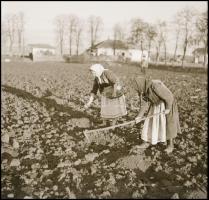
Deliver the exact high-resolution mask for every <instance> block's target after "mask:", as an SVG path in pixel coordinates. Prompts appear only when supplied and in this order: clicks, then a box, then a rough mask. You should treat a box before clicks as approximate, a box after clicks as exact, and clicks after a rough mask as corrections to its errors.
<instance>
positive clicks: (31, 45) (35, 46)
mask: <svg viewBox="0 0 209 200" xmlns="http://www.w3.org/2000/svg"><path fill="white" fill-rule="evenodd" d="M28 46H29V47H32V48H44V49H45V48H46V49H55V48H54V47H53V46H51V45H49V44H29V45H28Z"/></svg>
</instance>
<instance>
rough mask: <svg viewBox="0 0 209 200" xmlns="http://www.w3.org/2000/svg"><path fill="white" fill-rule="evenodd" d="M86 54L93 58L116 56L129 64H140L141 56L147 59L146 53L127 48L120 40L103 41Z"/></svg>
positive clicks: (145, 51)
mask: <svg viewBox="0 0 209 200" xmlns="http://www.w3.org/2000/svg"><path fill="white" fill-rule="evenodd" d="M87 52H89V53H91V55H94V56H102V55H104V56H117V57H119V58H121V59H122V60H129V61H131V62H141V59H142V56H143V58H144V59H146V60H147V59H148V51H147V50H143V52H142V51H141V50H139V49H137V48H134V47H133V46H132V47H131V46H130V47H129V46H128V45H127V44H125V43H123V42H122V41H120V40H105V41H103V42H100V43H98V44H96V45H94V46H93V48H89V49H87Z"/></svg>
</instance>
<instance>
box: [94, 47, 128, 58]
mask: <svg viewBox="0 0 209 200" xmlns="http://www.w3.org/2000/svg"><path fill="white" fill-rule="evenodd" d="M123 54H124V56H125V55H126V54H127V51H126V50H124V49H115V55H116V56H122V55H123ZM97 55H98V56H99V55H106V56H113V55H114V50H113V49H112V48H98V49H97Z"/></svg>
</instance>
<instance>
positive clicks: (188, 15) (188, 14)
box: [178, 7, 196, 67]
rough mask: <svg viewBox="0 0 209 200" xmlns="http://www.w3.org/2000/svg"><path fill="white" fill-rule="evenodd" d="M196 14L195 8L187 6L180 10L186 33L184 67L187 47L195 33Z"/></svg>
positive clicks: (184, 32) (180, 17) (183, 28)
mask: <svg viewBox="0 0 209 200" xmlns="http://www.w3.org/2000/svg"><path fill="white" fill-rule="evenodd" d="M195 14H196V12H195V10H194V9H193V8H190V7H186V8H184V9H183V10H181V11H180V12H178V16H179V19H180V22H181V27H182V31H183V34H184V39H183V40H184V41H183V57H182V67H184V60H185V55H186V52H187V47H188V45H189V43H190V38H192V37H191V36H192V33H193V27H194V19H195Z"/></svg>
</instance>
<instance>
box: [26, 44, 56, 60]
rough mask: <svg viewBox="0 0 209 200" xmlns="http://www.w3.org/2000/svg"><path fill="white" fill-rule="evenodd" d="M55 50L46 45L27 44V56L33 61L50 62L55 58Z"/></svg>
mask: <svg viewBox="0 0 209 200" xmlns="http://www.w3.org/2000/svg"><path fill="white" fill-rule="evenodd" d="M55 50H56V49H55V48H54V47H52V46H51V45H48V44H29V45H28V46H27V52H28V56H29V57H30V58H31V59H32V60H33V61H48V60H49V61H50V60H52V59H53V58H54V57H55V53H56V51H55Z"/></svg>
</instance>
